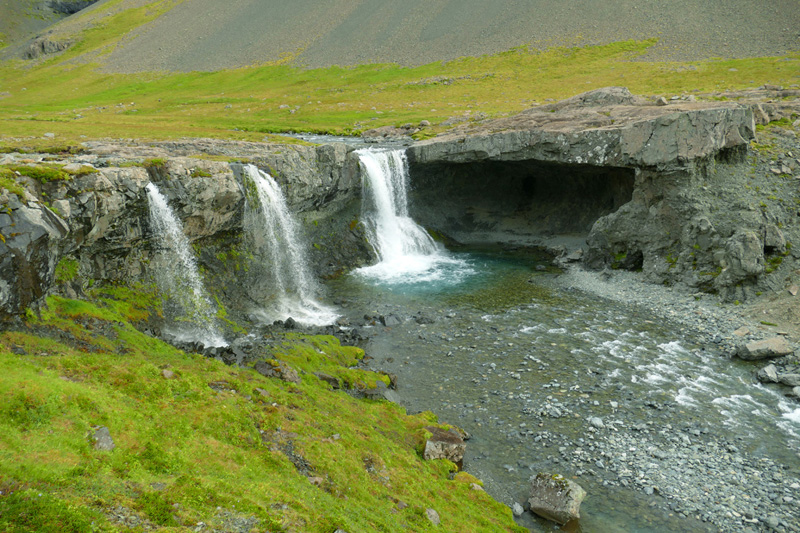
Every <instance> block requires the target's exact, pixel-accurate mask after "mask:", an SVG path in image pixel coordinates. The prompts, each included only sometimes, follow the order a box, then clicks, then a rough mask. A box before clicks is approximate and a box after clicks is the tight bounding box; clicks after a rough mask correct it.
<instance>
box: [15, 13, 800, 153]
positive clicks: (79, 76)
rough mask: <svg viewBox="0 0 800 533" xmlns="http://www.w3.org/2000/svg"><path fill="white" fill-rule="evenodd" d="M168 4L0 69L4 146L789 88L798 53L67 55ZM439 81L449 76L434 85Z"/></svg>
mask: <svg viewBox="0 0 800 533" xmlns="http://www.w3.org/2000/svg"><path fill="white" fill-rule="evenodd" d="M169 6H170V4H169V3H168V2H160V3H158V4H157V5H156V6H155V7H152V6H151V7H150V8H148V9H144V8H143V9H140V10H129V11H126V12H125V13H123V14H120V15H115V16H111V17H106V18H104V19H102V22H99V23H98V24H96V25H95V26H94V27H93V28H92V29H89V30H86V31H85V32H84V33H83V35H82V40H81V41H80V42H79V43H78V44H77V45H75V46H73V47H72V48H70V49H69V50H68V51H67V52H66V53H65V54H64V55H62V56H58V57H56V58H53V59H50V60H48V61H45V62H44V63H42V64H39V65H37V66H33V67H28V66H27V65H26V64H24V63H22V62H6V63H5V64H3V65H0V92H3V91H7V92H9V93H10V94H11V96H9V97H6V98H3V99H2V100H0V131H2V132H3V141H2V146H4V147H5V148H6V149H8V148H10V147H15V146H18V145H19V146H22V145H25V144H26V143H27V144H28V145H31V144H32V145H35V144H36V142H37V141H36V140H35V139H34V138H37V137H41V136H42V135H43V134H44V133H46V132H51V133H55V134H56V137H55V139H51V140H50V141H49V142H50V143H51V144H59V145H61V146H62V147H63V146H67V147H68V146H71V145H75V144H77V143H79V142H80V141H81V140H82V138H81V135H84V136H87V137H91V138H98V137H114V138H119V137H133V138H141V139H152V138H164V139H166V138H176V137H187V136H188V137H198V136H210V137H219V138H229V139H245V140H262V139H263V138H264V137H265V136H266V135H268V134H272V133H276V132H287V131H307V132H330V133H344V134H349V133H358V132H360V131H362V130H365V129H369V128H372V127H376V126H382V125H401V124H404V123H418V122H419V121H421V120H423V119H427V120H430V121H431V122H433V123H434V124H435V123H438V122H441V121H443V120H445V119H447V118H449V117H451V116H454V115H464V114H466V113H473V114H474V113H477V112H484V113H487V114H488V115H489V116H501V115H505V114H511V113H516V112H519V111H520V110H522V109H525V108H527V107H530V106H531V105H533V104H534V103H537V102H538V103H541V102H543V101H544V100H546V99H550V98H552V99H561V98H564V97H568V96H571V95H574V94H577V93H580V92H584V91H587V90H590V89H594V88H598V87H603V86H609V85H624V86H627V87H628V88H630V89H631V91H632V92H634V93H638V94H645V95H649V94H663V95H672V94H680V93H688V92H691V91H700V92H711V91H721V90H729V89H742V88H747V87H757V86H759V85H761V84H763V83H772V84H784V85H790V84H792V83H798V81H800V78H798V74H797V72H798V71H800V69H798V61H800V54H793V55H791V56H789V57H788V58H751V59H731V60H722V59H717V60H706V61H696V62H692V63H656V62H644V61H631V60H632V59H635V58H636V57H637V56H639V55H641V54H642V53H644V52H645V51H646V50H647V48H648V47H650V46H652V45H653V44H654V43H655V40H649V41H642V42H635V41H626V42H617V43H612V44H608V45H604V46H587V47H583V48H555V49H551V50H547V51H538V50H535V49H532V48H528V47H520V48H516V49H513V50H510V51H507V52H504V53H500V54H495V55H490V56H483V57H475V58H461V59H458V60H454V61H449V62H436V63H431V64H428V65H422V66H418V67H408V68H406V67H400V66H398V65H363V66H357V67H348V68H343V67H336V66H334V67H330V68H324V69H314V70H306V69H301V68H296V67H293V66H291V65H288V64H281V63H280V62H277V63H272V64H265V65H260V66H254V67H248V68H240V69H235V70H226V71H221V72H190V73H143V74H125V75H123V74H109V73H106V72H102V71H101V70H100V69H99V68H98V65H97V64H96V63H83V62H81V61H78V60H77V59H78V58H79V56H80V57H85V56H81V54H85V53H89V52H92V53H97V54H100V56H101V57H102V55H103V54H104V53H106V52H107V51H108V50H110V49H111V48H113V46H115V43H116V42H118V40H119V39H120V38H122V36H123V35H124V34H125V32H127V31H129V30H130V29H131V28H134V27H136V26H137V25H139V24H141V23H144V22H146V21H147V20H150V18H151V17H153V16H155V15H156V14H158V13H159V12H161V11H160V10H164V9H168V8H169ZM123 15H124V16H123ZM787 59H788V60H787ZM686 67H691V68H686ZM441 79H448V80H450V81H449V83H447V84H445V83H439V82H437V80H441ZM281 106H288V108H283V109H281ZM373 108H374V109H373ZM290 110H294V111H295V112H294V113H291V112H290ZM430 134H431V132H430V130H427V131H425V132H423V133H422V134H421V135H419V136H420V137H426V136H430Z"/></svg>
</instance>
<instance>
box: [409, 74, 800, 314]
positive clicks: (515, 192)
mask: <svg viewBox="0 0 800 533" xmlns="http://www.w3.org/2000/svg"><path fill="white" fill-rule="evenodd" d="M762 96H763V95H762ZM775 96H778V95H777V94H776V95H775ZM777 102H781V103H777V104H776V103H764V101H763V100H761V101H759V102H753V103H742V104H740V103H734V102H704V103H699V102H695V101H689V100H678V101H675V102H667V101H666V100H662V101H661V102H659V103H655V102H646V101H643V100H641V99H639V98H636V97H634V96H633V95H631V94H630V93H629V92H628V91H627V90H626V89H623V88H607V89H600V90H598V91H592V92H590V93H586V94H582V95H578V96H576V97H574V98H571V99H569V100H565V101H563V102H558V103H556V104H551V105H546V106H540V107H537V108H533V109H531V110H528V111H526V112H524V113H521V114H520V115H517V116H514V117H510V118H505V119H500V120H494V121H484V122H481V123H478V124H472V125H466V126H462V127H461V128H459V129H456V130H454V131H452V132H450V133H448V134H446V135H440V136H438V137H436V138H434V139H430V140H427V141H424V142H420V143H417V144H415V145H414V146H412V147H411V148H410V149H409V161H410V163H411V175H412V180H413V182H414V186H415V206H416V210H415V212H414V215H415V216H416V217H417V218H418V219H419V220H420V221H421V222H422V223H423V224H424V225H426V226H428V227H431V228H433V229H435V230H437V231H439V232H442V233H444V234H447V235H450V236H452V237H453V238H455V239H456V240H460V241H465V242H476V241H490V242H508V243H514V244H523V245H542V244H543V245H549V246H551V247H553V246H555V247H556V249H557V250H559V249H560V250H562V251H566V252H567V253H565V255H568V254H569V253H570V252H571V255H570V258H571V259H572V260H576V259H578V258H581V257H582V259H583V262H584V264H585V265H587V266H589V267H592V268H606V267H610V268H625V269H631V270H642V271H643V272H644V273H645V275H646V276H647V278H648V279H650V280H651V281H653V282H656V283H668V284H672V283H681V284H684V285H688V286H690V287H696V288H698V289H703V290H713V291H718V292H721V293H723V294H724V295H725V296H727V297H729V298H730V299H744V298H745V297H747V296H748V294H749V295H752V294H753V293H755V292H757V291H760V290H767V289H777V288H780V287H782V285H783V284H784V283H785V279H786V276H785V275H782V274H779V275H774V276H769V277H767V276H765V274H771V273H772V272H773V271H775V270H776V269H778V268H783V272H788V270H789V267H788V266H787V265H788V264H789V263H791V262H792V261H791V259H792V253H795V254H796V253H797V252H790V251H789V248H790V246H788V248H787V244H786V243H787V242H788V243H791V241H793V240H794V241H796V240H797V239H800V234H797V229H796V228H797V213H796V212H795V207H796V206H795V201H796V200H797V196H798V195H797V188H796V186H794V184H793V182H792V181H791V179H790V178H791V176H792V174H793V173H794V172H795V171H796V170H797V168H798V165H800V163H798V162H797V160H796V157H797V156H796V155H793V152H792V148H791V146H790V145H791V142H787V143H782V144H781V145H780V150H776V151H775V153H769V154H766V153H762V152H759V151H758V150H755V151H754V150H749V147H750V143H751V141H753V140H754V139H755V137H756V123H757V122H758V123H759V124H766V123H768V122H770V121H771V120H778V119H783V120H784V121H785V122H790V121H791V120H795V119H796V118H797V116H798V115H800V107H798V106H797V105H796V104H793V103H792V102H787V101H785V100H783V101H781V100H777ZM659 104H660V105H659ZM789 133H791V134H793V133H794V132H789ZM762 135H763V136H765V137H766V136H769V135H771V134H770V133H769V131H765V132H763V133H762ZM792 138H794V137H792ZM773 144H774V143H773ZM759 146H760V145H759V144H754V147H756V148H758V147H759ZM770 146H772V144H771V145H770ZM776 166H777V167H778V168H777V169H776ZM765 189H769V191H770V192H769V193H765ZM564 246H566V248H567V249H566V250H565V248H564ZM787 258H788V259H789V260H790V261H787V265H783V266H782V267H781V265H782V264H783V262H784V259H787Z"/></svg>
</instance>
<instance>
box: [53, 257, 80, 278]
mask: <svg viewBox="0 0 800 533" xmlns="http://www.w3.org/2000/svg"><path fill="white" fill-rule="evenodd" d="M77 275H78V261H77V260H75V259H73V258H71V257H63V258H61V260H60V261H59V262H58V264H57V265H56V270H55V280H56V281H57V282H58V283H67V282H69V281H72V280H73V279H75V277H76V276H77Z"/></svg>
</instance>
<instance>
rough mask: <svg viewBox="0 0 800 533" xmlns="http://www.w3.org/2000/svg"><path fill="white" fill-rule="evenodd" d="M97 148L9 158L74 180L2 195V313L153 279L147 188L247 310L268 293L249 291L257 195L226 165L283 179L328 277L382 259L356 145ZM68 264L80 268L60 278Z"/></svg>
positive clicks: (233, 304)
mask: <svg viewBox="0 0 800 533" xmlns="http://www.w3.org/2000/svg"><path fill="white" fill-rule="evenodd" d="M87 148H88V153H86V154H82V155H80V156H77V157H69V158H65V159H63V160H58V158H52V157H49V156H44V155H42V156H36V155H30V154H26V155H19V154H16V155H15V154H10V155H6V156H4V158H3V160H2V161H0V163H3V164H5V165H10V166H11V167H18V166H19V165H23V166H25V165H27V166H39V167H41V166H44V165H55V166H56V167H57V168H63V169H65V170H70V171H71V172H72V173H71V174H70V173H66V174H65V175H66V176H67V179H58V180H52V181H47V182H46V183H42V182H40V181H37V180H34V179H31V178H26V177H24V176H18V177H17V182H18V183H19V184H20V185H21V186H22V187H23V189H24V191H23V192H24V194H23V195H22V196H23V197H20V194H19V192H20V191H19V190H16V191H15V192H12V191H8V190H5V189H3V190H2V197H0V205H2V206H3V211H4V213H3V214H2V215H0V235H2V236H3V239H0V261H2V264H3V269H2V273H0V310H1V311H0V314H2V316H3V317H5V318H9V317H12V316H14V315H17V314H19V313H22V312H24V311H25V309H26V308H27V307H29V306H35V304H36V303H37V302H39V301H41V299H42V297H43V296H45V295H46V294H48V293H49V292H52V291H59V292H63V293H66V294H68V295H74V294H79V293H80V292H81V291H83V290H85V289H86V288H87V287H88V286H90V284H92V283H94V282H97V281H105V282H122V283H131V282H136V281H139V282H143V283H150V282H151V281H152V273H151V272H150V270H149V267H150V260H151V259H152V257H153V246H154V244H153V235H152V233H151V232H152V229H151V227H150V222H149V207H148V201H147V195H146V191H145V187H146V186H147V184H148V183H150V182H153V183H155V184H156V185H157V186H158V187H159V189H160V190H161V192H162V193H163V194H164V195H165V196H166V197H167V199H168V201H169V204H170V206H171V207H172V209H173V210H174V211H175V213H176V215H177V217H178V218H179V219H180V220H181V222H182V224H183V227H184V232H185V234H186V236H187V237H188V239H189V241H190V242H191V243H192V244H193V245H194V247H195V250H196V252H197V253H198V256H199V264H200V266H201V269H202V270H203V272H204V273H205V275H206V278H207V279H206V281H207V285H208V286H209V288H210V289H211V291H212V293H214V295H215V296H216V297H217V298H219V299H220V302H221V303H222V304H223V305H225V306H226V307H228V308H230V309H231V310H233V311H235V312H240V313H242V314H243V315H244V314H246V313H247V310H248V307H252V306H253V305H255V304H256V302H255V300H256V299H257V295H255V297H254V295H253V294H252V293H251V291H249V290H248V288H249V286H248V279H247V270H248V261H252V260H254V259H253V258H252V256H251V255H249V254H248V253H247V250H246V249H244V248H243V244H242V237H241V233H242V218H243V209H244V203H245V196H244V188H243V186H242V182H241V177H240V175H237V172H236V171H235V169H236V168H237V165H239V167H240V166H241V163H235V164H233V165H232V164H230V163H229V162H228V161H218V160H215V159H220V158H221V159H228V158H230V159H240V160H245V161H248V162H252V163H253V164H256V166H258V167H259V168H261V169H262V170H264V171H265V172H268V173H270V174H272V175H273V176H274V177H275V178H276V180H277V181H278V183H279V184H280V185H281V187H282V189H283V190H284V193H285V194H286V197H287V201H288V203H289V205H290V208H291V209H292V211H293V212H294V213H295V214H296V216H297V217H298V218H299V219H300V222H301V227H302V228H303V231H304V233H305V235H304V236H303V237H304V241H305V242H307V243H308V246H309V250H308V252H309V253H308V255H309V257H310V258H311V261H312V263H313V264H312V268H313V270H315V272H316V273H317V274H318V275H319V276H330V275H334V274H336V273H338V272H341V271H343V270H347V269H349V268H352V267H353V266H357V265H362V264H365V263H366V262H368V261H369V260H370V258H371V250H370V249H369V246H368V245H367V243H366V240H365V238H364V235H363V233H362V231H361V226H360V225H358V223H357V215H358V213H359V211H360V203H359V202H358V195H359V194H360V181H359V177H358V175H357V166H354V164H353V163H350V164H348V162H347V151H346V150H345V149H344V147H331V146H319V147H310V146H285V145H280V146H278V145H268V144H260V143H216V142H214V141H208V142H206V141H198V142H197V143H196V144H195V145H193V144H192V143H190V142H186V143H182V144H181V143H161V144H156V145H135V144H127V145H122V144H95V145H90V146H88V147H87ZM48 159H49V160H48ZM54 159H55V160H54ZM64 165H66V166H64ZM238 174H241V173H240V172H239V173H238ZM356 185H357V186H356ZM59 264H62V265H75V266H74V267H73V268H62V269H61V270H60V271H59ZM59 272H60V273H59ZM254 298H255V299H254Z"/></svg>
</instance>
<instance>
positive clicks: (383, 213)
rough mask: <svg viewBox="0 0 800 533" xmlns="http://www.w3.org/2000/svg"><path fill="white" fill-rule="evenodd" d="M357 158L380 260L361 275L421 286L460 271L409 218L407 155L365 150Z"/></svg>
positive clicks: (366, 220) (367, 222)
mask: <svg viewBox="0 0 800 533" xmlns="http://www.w3.org/2000/svg"><path fill="white" fill-rule="evenodd" d="M356 154H358V158H359V160H360V162H361V167H362V170H363V172H364V178H362V184H361V186H362V191H363V194H362V196H363V202H364V204H363V208H362V209H363V218H364V223H365V225H366V228H367V235H368V237H369V240H370V243H371V244H372V247H373V249H374V250H375V253H376V254H377V255H378V259H379V262H378V264H376V265H373V266H369V267H365V268H361V269H358V271H357V273H358V274H360V275H363V276H366V277H369V278H374V279H377V280H379V281H383V282H388V283H398V282H399V283H416V282H420V281H423V282H424V281H432V280H438V279H442V278H443V277H444V276H447V275H448V273H447V270H452V269H449V268H446V267H453V266H459V265H461V262H460V261H459V260H456V259H454V258H451V257H450V256H449V255H448V254H447V252H446V251H445V250H444V249H443V248H442V247H441V246H439V245H438V244H437V243H436V242H435V241H434V240H433V239H432V238H431V236H430V235H428V233H427V232H426V231H425V230H424V229H423V228H421V227H420V226H419V225H418V224H417V223H416V222H414V220H413V219H412V218H411V217H410V216H409V215H408V187H409V176H408V163H407V160H406V155H405V152H404V151H402V150H384V149H378V150H375V149H371V148H365V149H361V150H357V151H356ZM461 266H463V265H461ZM443 267H445V268H443ZM458 270H459V269H456V271H453V272H457V271H458ZM453 272H450V273H453Z"/></svg>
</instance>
